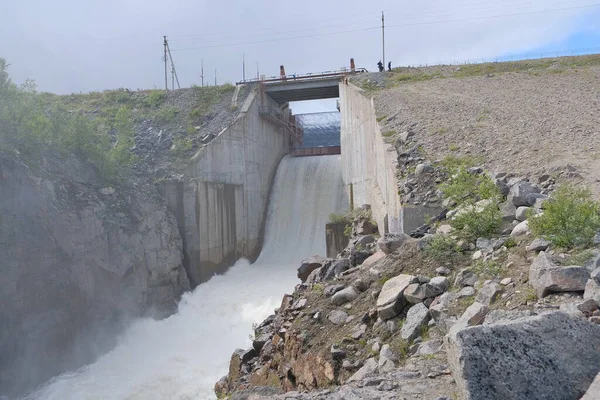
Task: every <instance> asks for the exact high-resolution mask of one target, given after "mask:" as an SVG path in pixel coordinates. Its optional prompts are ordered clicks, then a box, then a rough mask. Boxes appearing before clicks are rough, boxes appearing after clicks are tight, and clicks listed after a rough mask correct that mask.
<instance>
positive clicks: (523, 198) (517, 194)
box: [507, 181, 540, 207]
mask: <svg viewBox="0 0 600 400" xmlns="http://www.w3.org/2000/svg"><path fill="white" fill-rule="evenodd" d="M539 192H540V188H538V187H536V186H533V185H532V184H531V183H529V182H525V181H522V182H518V183H515V184H514V185H513V187H511V188H510V190H509V192H508V196H507V198H508V201H510V202H512V203H513V204H514V206H515V207H520V206H527V205H529V204H528V203H527V195H528V194H532V193H539Z"/></svg>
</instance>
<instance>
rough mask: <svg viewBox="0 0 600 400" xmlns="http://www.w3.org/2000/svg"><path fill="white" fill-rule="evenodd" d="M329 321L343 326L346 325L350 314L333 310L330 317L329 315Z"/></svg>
mask: <svg viewBox="0 0 600 400" xmlns="http://www.w3.org/2000/svg"><path fill="white" fill-rule="evenodd" d="M327 319H328V320H329V321H331V322H332V323H333V324H335V325H342V324H344V323H346V319H348V314H347V313H345V312H344V311H341V310H331V312H330V313H329V315H327Z"/></svg>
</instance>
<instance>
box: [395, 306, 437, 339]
mask: <svg viewBox="0 0 600 400" xmlns="http://www.w3.org/2000/svg"><path fill="white" fill-rule="evenodd" d="M429 319H430V315H429V309H428V308H427V307H426V306H425V304H423V303H419V304H416V305H414V306H412V307H411V308H410V309H409V310H408V313H407V314H406V321H405V322H404V325H402V329H400V336H401V337H402V339H404V340H407V341H411V340H413V339H415V338H416V337H417V336H419V335H421V329H422V328H423V327H425V326H427V323H428V322H429Z"/></svg>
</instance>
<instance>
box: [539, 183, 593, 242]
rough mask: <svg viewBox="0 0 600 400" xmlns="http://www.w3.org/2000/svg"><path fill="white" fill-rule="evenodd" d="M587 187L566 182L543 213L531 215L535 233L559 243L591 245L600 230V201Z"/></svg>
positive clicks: (555, 193) (548, 202)
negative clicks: (594, 198) (595, 199)
mask: <svg viewBox="0 0 600 400" xmlns="http://www.w3.org/2000/svg"><path fill="white" fill-rule="evenodd" d="M591 196H592V195H591V192H590V191H589V190H587V189H585V188H581V187H576V186H572V185H563V186H561V187H560V188H558V189H557V190H556V191H555V192H554V193H553V194H552V198H551V199H550V200H548V201H547V202H546V203H545V209H544V213H543V214H542V215H539V216H532V217H531V218H529V227H530V228H531V231H532V233H533V234H534V235H536V236H539V237H543V238H544V239H546V240H548V241H550V242H551V243H552V244H554V245H555V246H558V247H564V248H567V249H572V248H574V247H584V248H585V247H589V246H591V245H592V244H593V238H594V236H595V235H596V233H597V232H598V231H600V203H599V202H597V201H594V200H592V197H591Z"/></svg>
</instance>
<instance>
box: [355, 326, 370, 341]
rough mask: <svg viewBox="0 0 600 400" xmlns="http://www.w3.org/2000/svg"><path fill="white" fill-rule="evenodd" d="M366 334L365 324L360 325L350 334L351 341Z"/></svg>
mask: <svg viewBox="0 0 600 400" xmlns="http://www.w3.org/2000/svg"><path fill="white" fill-rule="evenodd" d="M366 332H367V325H365V324H360V325H359V326H358V327H357V328H356V329H355V330H354V332H352V335H351V336H352V339H354V340H358V339H360V338H361V337H363V335H364V334H365V333H366Z"/></svg>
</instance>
